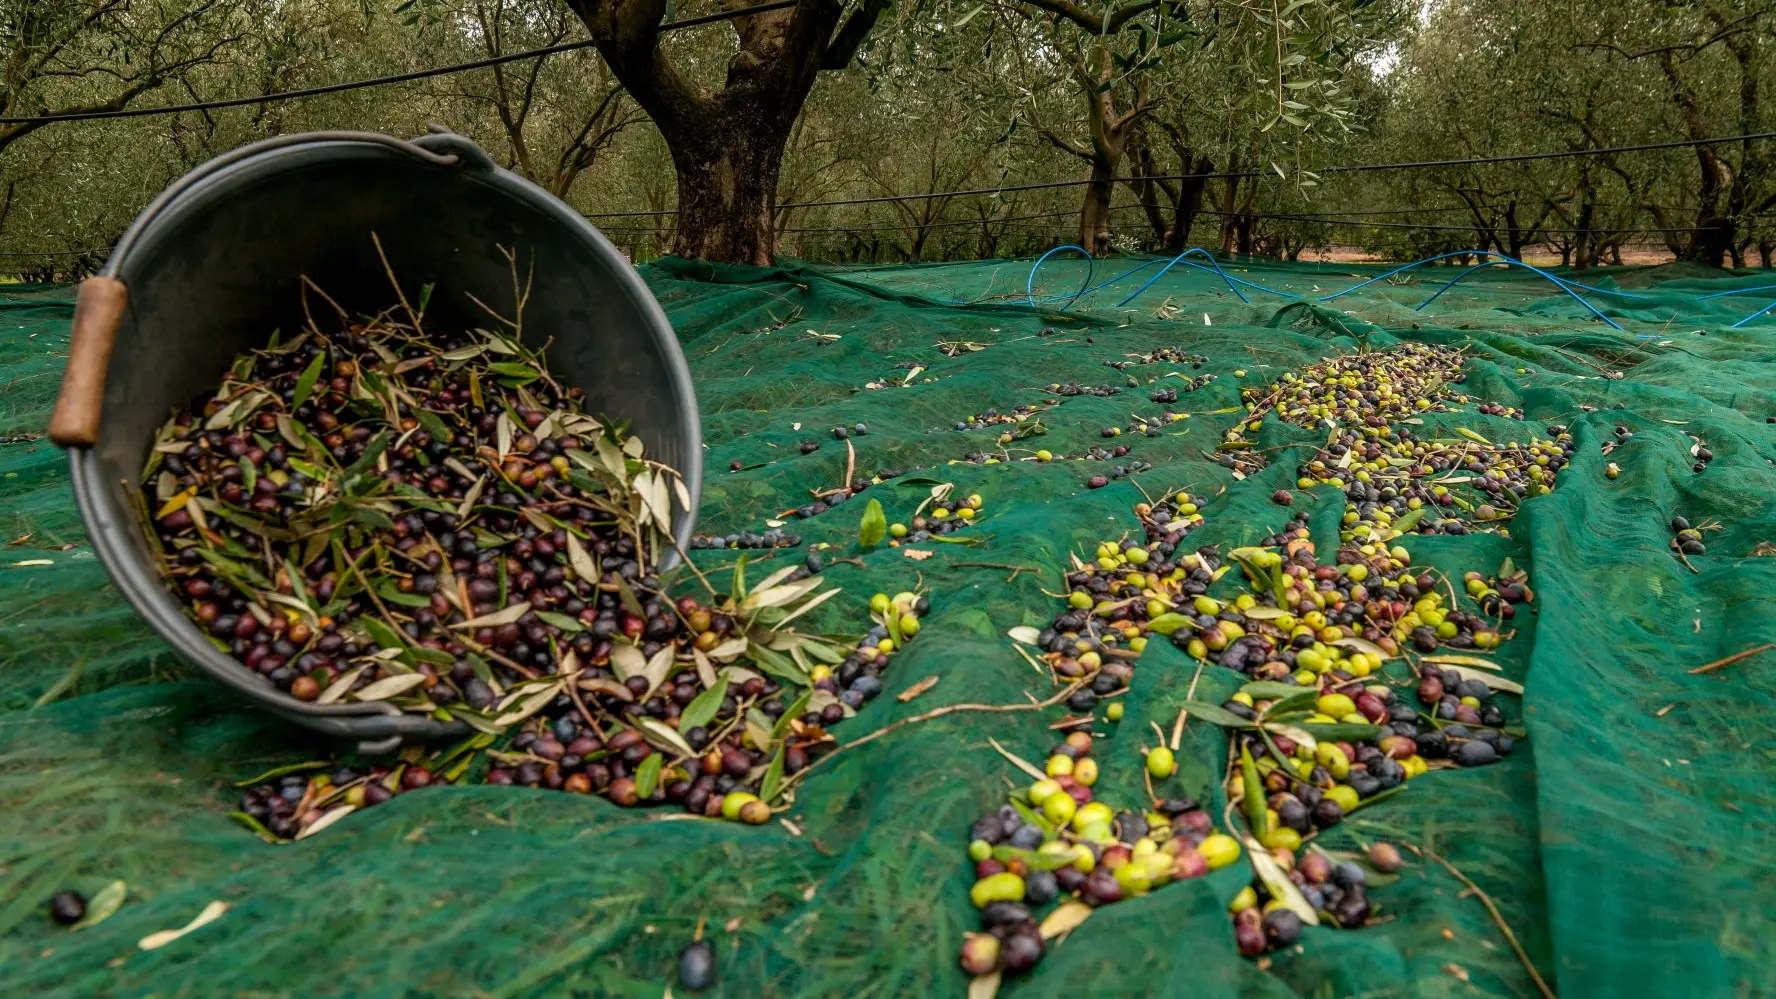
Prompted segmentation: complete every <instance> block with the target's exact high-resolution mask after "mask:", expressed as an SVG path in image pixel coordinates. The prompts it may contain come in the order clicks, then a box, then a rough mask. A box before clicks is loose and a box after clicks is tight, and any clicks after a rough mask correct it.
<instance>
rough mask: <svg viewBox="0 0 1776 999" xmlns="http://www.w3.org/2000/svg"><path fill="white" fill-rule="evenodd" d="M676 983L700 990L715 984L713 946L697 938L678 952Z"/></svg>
mask: <svg viewBox="0 0 1776 999" xmlns="http://www.w3.org/2000/svg"><path fill="white" fill-rule="evenodd" d="M678 984H680V985H682V986H684V987H685V988H686V989H689V990H690V991H692V992H701V991H703V990H704V989H706V988H708V987H709V986H711V985H713V984H715V948H713V947H711V946H709V944H708V943H707V942H705V941H702V940H698V941H695V942H693V943H691V944H690V945H689V946H687V947H685V949H684V950H682V951H680V952H679V954H678Z"/></svg>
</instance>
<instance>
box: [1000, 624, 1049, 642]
mask: <svg viewBox="0 0 1776 999" xmlns="http://www.w3.org/2000/svg"><path fill="white" fill-rule="evenodd" d="M1005 634H1006V635H1008V636H1010V638H1011V640H1012V641H1014V642H1022V643H1023V644H1025V645H1036V644H1038V643H1039V642H1040V641H1041V639H1042V632H1041V631H1038V630H1037V629H1035V628H1032V627H1030V626H1029V625H1027V624H1020V625H1018V626H1017V627H1015V628H1013V629H1011V630H1010V631H1007V632H1006V633H1005Z"/></svg>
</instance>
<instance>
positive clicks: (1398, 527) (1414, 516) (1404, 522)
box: [1393, 506, 1430, 534]
mask: <svg viewBox="0 0 1776 999" xmlns="http://www.w3.org/2000/svg"><path fill="white" fill-rule="evenodd" d="M1428 509H1430V508H1429V507H1424V506H1421V507H1419V508H1418V509H1416V510H1408V511H1406V513H1405V515H1404V516H1402V517H1399V518H1397V519H1395V520H1394V524H1393V527H1394V530H1395V531H1396V532H1398V533H1400V534H1406V533H1408V532H1410V531H1411V530H1412V529H1413V528H1414V527H1417V526H1418V522H1419V521H1420V520H1423V519H1424V515H1425V511H1426V510H1428Z"/></svg>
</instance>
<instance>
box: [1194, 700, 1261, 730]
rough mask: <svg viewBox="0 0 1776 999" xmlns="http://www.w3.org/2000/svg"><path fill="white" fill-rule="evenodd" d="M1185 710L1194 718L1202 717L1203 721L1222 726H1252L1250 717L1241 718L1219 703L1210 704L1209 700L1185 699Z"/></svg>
mask: <svg viewBox="0 0 1776 999" xmlns="http://www.w3.org/2000/svg"><path fill="white" fill-rule="evenodd" d="M1184 710H1185V711H1187V712H1189V713H1190V716H1191V717H1192V718H1201V719H1202V720H1203V721H1206V722H1211V723H1213V724H1216V725H1219V726H1221V727H1222V728H1251V727H1252V722H1251V720H1250V719H1246V718H1241V717H1240V716H1239V715H1236V714H1234V713H1233V712H1231V711H1229V710H1227V709H1226V708H1224V707H1221V706H1220V705H1218V704H1210V703H1208V702H1207V701H1185V702H1184Z"/></svg>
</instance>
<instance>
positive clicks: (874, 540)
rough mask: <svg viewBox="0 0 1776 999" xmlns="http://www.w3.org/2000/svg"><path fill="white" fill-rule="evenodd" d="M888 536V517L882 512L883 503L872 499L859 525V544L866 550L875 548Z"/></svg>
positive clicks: (865, 508)
mask: <svg viewBox="0 0 1776 999" xmlns="http://www.w3.org/2000/svg"><path fill="white" fill-rule="evenodd" d="M887 536H888V515H887V514H886V513H884V512H883V511H882V501H881V500H878V499H871V500H870V501H869V505H868V506H866V507H864V510H863V519H862V520H861V521H859V522H858V525H857V543H858V544H859V545H861V546H863V547H864V548H874V547H875V546H877V545H879V544H881V543H882V539H883V538H885V537H887Z"/></svg>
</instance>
